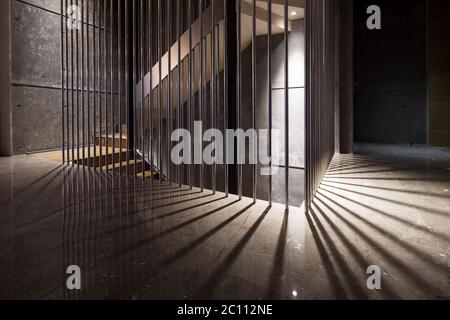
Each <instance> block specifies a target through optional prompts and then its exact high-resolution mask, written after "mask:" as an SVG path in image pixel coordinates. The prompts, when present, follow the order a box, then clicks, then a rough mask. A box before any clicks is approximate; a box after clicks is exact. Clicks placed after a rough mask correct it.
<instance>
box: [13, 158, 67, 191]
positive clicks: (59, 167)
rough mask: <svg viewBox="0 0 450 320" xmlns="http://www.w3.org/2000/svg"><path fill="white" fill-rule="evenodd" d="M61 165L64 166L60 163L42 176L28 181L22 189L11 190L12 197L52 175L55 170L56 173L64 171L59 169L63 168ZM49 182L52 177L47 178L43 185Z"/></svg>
mask: <svg viewBox="0 0 450 320" xmlns="http://www.w3.org/2000/svg"><path fill="white" fill-rule="evenodd" d="M63 167H64V165H62V164H61V165H59V166H57V167H56V168H54V169H52V170H50V171H49V172H47V173H45V174H44V175H42V176H41V177H39V178H38V179H36V180H34V181H33V182H31V183H29V184H28V185H26V186H25V187H23V188H22V189H20V190H18V191H15V192H13V196H14V197H17V196H18V195H20V194H21V193H23V192H25V191H27V190H28V189H29V188H31V187H32V186H34V185H36V184H38V183H39V182H41V181H43V180H44V179H46V178H49V177H50V176H51V175H53V174H54V173H55V171H58V172H56V173H57V174H58V173H61V172H64V170H61V169H64V168H63ZM50 182H53V180H52V179H49V180H48V181H47V183H46V184H45V185H44V186H47V185H48V184H49V183H50Z"/></svg>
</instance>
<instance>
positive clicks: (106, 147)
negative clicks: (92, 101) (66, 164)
mask: <svg viewBox="0 0 450 320" xmlns="http://www.w3.org/2000/svg"><path fill="white" fill-rule="evenodd" d="M123 132H126V128H125V129H123ZM113 142H114V149H113V147H112V146H113ZM95 143H96V147H95V148H94V147H93V146H90V147H87V148H86V149H87V150H85V158H84V159H81V160H76V161H74V163H75V164H80V165H84V166H88V167H95V168H102V169H103V171H105V172H107V173H112V172H114V173H115V174H116V175H120V174H122V175H126V174H127V167H128V172H129V174H130V176H134V174H135V168H136V173H137V177H141V178H142V177H144V178H150V177H151V176H153V179H156V180H158V179H159V174H158V172H151V170H150V166H149V165H148V164H147V163H145V166H144V167H143V166H142V163H143V162H144V160H143V159H142V157H141V156H140V155H139V154H138V155H137V159H134V153H133V152H132V151H128V150H127V136H126V135H122V139H120V135H119V134H114V135H112V134H109V135H104V134H102V135H97V136H96V137H95ZM121 144H122V146H121ZM100 146H101V147H100ZM120 147H122V148H120ZM94 150H95V156H94ZM88 151H90V157H88V154H89V152H88ZM81 153H82V152H81V151H80V155H81ZM127 153H128V157H129V160H128V162H127ZM113 159H114V161H113ZM121 160H122V161H121Z"/></svg>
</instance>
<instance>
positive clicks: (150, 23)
mask: <svg viewBox="0 0 450 320" xmlns="http://www.w3.org/2000/svg"><path fill="white" fill-rule="evenodd" d="M152 3H153V2H152V1H151V0H150V1H149V3H148V13H147V14H148V21H147V22H148V26H147V31H148V55H147V58H148V68H149V74H150V77H149V78H150V79H149V82H150V83H149V94H148V98H147V99H148V128H149V139H148V142H149V143H148V146H149V147H148V150H149V151H148V153H149V157H148V158H149V161H150V181H153V106H152V102H153V94H152V93H153V90H152V87H153V76H152V75H153V72H152V70H153V37H152V35H153V19H152V15H153V11H152Z"/></svg>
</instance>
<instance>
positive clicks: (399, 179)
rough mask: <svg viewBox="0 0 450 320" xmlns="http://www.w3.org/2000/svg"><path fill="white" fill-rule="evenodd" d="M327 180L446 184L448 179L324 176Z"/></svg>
mask: <svg viewBox="0 0 450 320" xmlns="http://www.w3.org/2000/svg"><path fill="white" fill-rule="evenodd" d="M325 177H326V178H327V179H339V180H342V179H345V180H375V181H417V182H448V178H446V177H442V178H434V179H424V178H405V177H389V178H388V177H383V178H381V177H380V178H379V177H368V176H363V177H332V176H329V177H327V176H325Z"/></svg>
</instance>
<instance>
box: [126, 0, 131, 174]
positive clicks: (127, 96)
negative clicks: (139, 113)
mask: <svg viewBox="0 0 450 320" xmlns="http://www.w3.org/2000/svg"><path fill="white" fill-rule="evenodd" d="M128 13H129V10H128V0H125V96H126V104H125V105H126V110H125V122H126V126H127V153H126V160H127V167H126V175H127V177H129V176H130V149H131V147H130V146H131V144H130V86H129V78H130V77H129V73H130V68H129V63H130V62H129V55H128V45H129V40H128V36H129V25H128V24H129V20H128Z"/></svg>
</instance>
